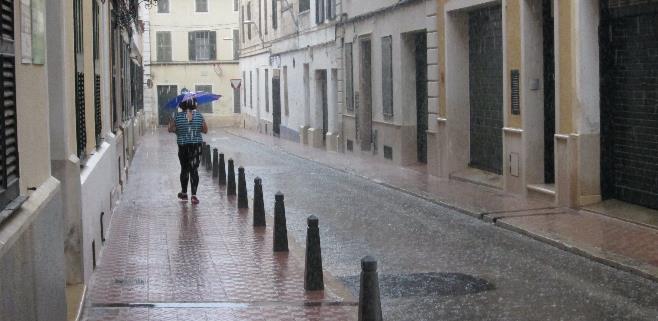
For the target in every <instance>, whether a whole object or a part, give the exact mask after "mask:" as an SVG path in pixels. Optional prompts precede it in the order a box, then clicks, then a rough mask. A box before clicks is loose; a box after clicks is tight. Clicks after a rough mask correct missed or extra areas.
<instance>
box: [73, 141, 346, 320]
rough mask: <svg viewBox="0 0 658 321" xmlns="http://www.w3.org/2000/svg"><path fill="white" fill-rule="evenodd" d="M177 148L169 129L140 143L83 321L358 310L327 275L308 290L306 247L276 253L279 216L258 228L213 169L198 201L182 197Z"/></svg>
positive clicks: (336, 316)
mask: <svg viewBox="0 0 658 321" xmlns="http://www.w3.org/2000/svg"><path fill="white" fill-rule="evenodd" d="M175 148H176V146H175V143H173V139H172V136H167V135H165V134H162V135H160V136H153V135H147V137H146V138H145V140H144V141H143V143H142V144H141V146H140V147H139V150H138V152H137V153H136V156H135V159H134V161H133V164H132V168H131V175H130V176H129V177H130V180H129V181H128V184H127V186H126V190H125V192H124V194H123V198H122V201H121V203H120V205H119V207H118V208H117V210H116V212H115V214H114V215H113V218H112V222H111V227H110V232H109V236H108V241H107V244H106V247H105V248H104V252H103V256H102V261H101V262H100V263H99V266H98V267H97V269H96V271H95V273H94V276H93V281H92V285H91V288H90V290H89V291H88V294H87V302H86V306H85V311H84V314H83V320H87V321H95V320H98V321H100V320H152V321H156V320H177V321H181V320H195V321H196V320H208V321H210V320H349V319H351V318H353V317H354V316H355V315H356V305H355V303H354V299H353V297H352V295H351V294H350V293H349V292H347V291H345V289H344V288H343V287H342V285H340V284H338V283H336V282H335V281H332V278H331V276H330V275H328V274H325V279H326V280H327V281H325V285H326V289H325V291H324V292H311V293H306V292H305V291H304V257H303V252H301V251H300V250H299V248H293V249H292V250H291V252H290V253H283V254H280V253H277V254H275V253H273V251H272V242H273V235H272V229H271V226H272V224H271V223H272V222H268V223H269V226H268V227H267V228H253V227H252V215H251V213H250V212H249V211H244V210H238V209H237V202H236V199H235V198H234V197H227V196H226V191H225V190H224V189H223V188H220V186H218V184H216V181H214V180H213V179H212V175H211V173H210V172H207V171H206V170H205V169H202V168H200V169H199V170H200V176H201V183H200V185H199V193H198V194H199V198H200V200H201V203H200V204H198V205H191V204H190V203H180V202H178V201H177V199H176V193H177V192H178V191H179V188H180V184H179V182H178V172H179V165H178V160H177V158H176V153H175ZM238 165H239V164H238ZM268 205H269V204H268ZM302 240H303V239H302ZM291 241H293V240H291ZM293 245H294V244H293ZM355 264H358V262H355Z"/></svg>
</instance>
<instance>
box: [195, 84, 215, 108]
mask: <svg viewBox="0 0 658 321" xmlns="http://www.w3.org/2000/svg"><path fill="white" fill-rule="evenodd" d="M194 91H203V92H207V93H211V92H212V85H196V86H194ZM197 109H198V110H199V111H200V112H202V113H209V114H210V113H212V102H210V103H205V104H199V106H197Z"/></svg>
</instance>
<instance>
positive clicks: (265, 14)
mask: <svg viewBox="0 0 658 321" xmlns="http://www.w3.org/2000/svg"><path fill="white" fill-rule="evenodd" d="M263 10H265V13H264V15H263V18H265V22H263V26H265V34H267V29H268V26H267V0H265V3H263Z"/></svg>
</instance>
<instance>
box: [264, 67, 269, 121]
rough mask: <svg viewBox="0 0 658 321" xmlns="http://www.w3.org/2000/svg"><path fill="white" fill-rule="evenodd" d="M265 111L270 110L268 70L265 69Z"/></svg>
mask: <svg viewBox="0 0 658 321" xmlns="http://www.w3.org/2000/svg"><path fill="white" fill-rule="evenodd" d="M265 112H266V113H269V112H270V70H269V69H265Z"/></svg>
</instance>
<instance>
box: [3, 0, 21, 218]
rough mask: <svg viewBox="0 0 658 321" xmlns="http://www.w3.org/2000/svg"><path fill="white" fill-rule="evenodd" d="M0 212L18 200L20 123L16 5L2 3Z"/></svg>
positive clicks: (8, 0)
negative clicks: (15, 23)
mask: <svg viewBox="0 0 658 321" xmlns="http://www.w3.org/2000/svg"><path fill="white" fill-rule="evenodd" d="M0 34H1V37H2V40H1V43H2V46H0V48H1V49H0V69H1V70H0V88H1V89H2V97H1V99H0V108H2V111H0V180H1V181H0V208H4V207H5V206H6V205H7V204H8V203H9V202H11V201H12V200H13V199H14V198H16V197H17V196H18V193H19V189H18V176H19V162H18V123H17V116H16V111H17V109H16V62H15V57H14V55H15V54H14V1H13V0H1V1H0Z"/></svg>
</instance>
